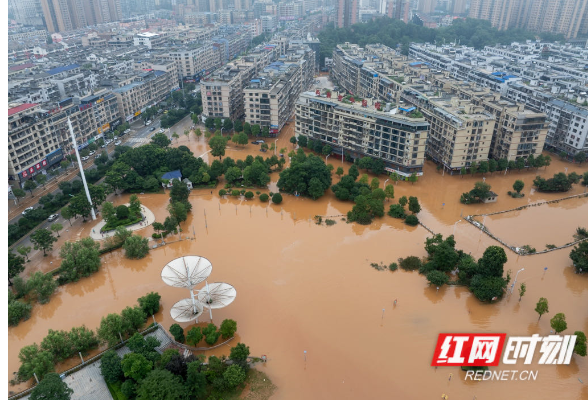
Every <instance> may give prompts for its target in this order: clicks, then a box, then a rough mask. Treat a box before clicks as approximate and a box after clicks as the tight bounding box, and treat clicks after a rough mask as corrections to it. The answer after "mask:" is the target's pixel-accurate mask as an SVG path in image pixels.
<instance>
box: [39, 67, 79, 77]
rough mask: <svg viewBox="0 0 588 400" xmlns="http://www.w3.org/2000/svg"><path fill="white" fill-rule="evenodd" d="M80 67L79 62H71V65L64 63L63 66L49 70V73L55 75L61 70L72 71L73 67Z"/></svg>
mask: <svg viewBox="0 0 588 400" xmlns="http://www.w3.org/2000/svg"><path fill="white" fill-rule="evenodd" d="M79 67H80V66H79V65H78V64H69V65H64V66H62V67H57V68H53V69H50V70H49V71H47V73H48V74H49V75H55V74H59V73H60V72H66V71H71V70H72V69H76V68H79Z"/></svg>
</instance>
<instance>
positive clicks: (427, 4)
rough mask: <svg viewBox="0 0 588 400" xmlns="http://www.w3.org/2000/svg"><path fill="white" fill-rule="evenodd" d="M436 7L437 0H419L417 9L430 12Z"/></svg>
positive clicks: (426, 12)
mask: <svg viewBox="0 0 588 400" xmlns="http://www.w3.org/2000/svg"><path fill="white" fill-rule="evenodd" d="M436 7H437V0H419V8H418V10H419V11H422V12H423V13H425V14H432V13H434V12H435V8H436Z"/></svg>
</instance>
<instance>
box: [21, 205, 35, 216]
mask: <svg viewBox="0 0 588 400" xmlns="http://www.w3.org/2000/svg"><path fill="white" fill-rule="evenodd" d="M34 209H35V208H34V207H27V208H25V209H24V211H23V212H22V215H26V214H27V213H28V212H29V211H32V210H34Z"/></svg>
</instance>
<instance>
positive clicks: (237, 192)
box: [231, 189, 241, 197]
mask: <svg viewBox="0 0 588 400" xmlns="http://www.w3.org/2000/svg"><path fill="white" fill-rule="evenodd" d="M240 194H241V192H239V191H238V190H237V189H233V191H232V192H231V196H235V197H237V196H239V195H240Z"/></svg>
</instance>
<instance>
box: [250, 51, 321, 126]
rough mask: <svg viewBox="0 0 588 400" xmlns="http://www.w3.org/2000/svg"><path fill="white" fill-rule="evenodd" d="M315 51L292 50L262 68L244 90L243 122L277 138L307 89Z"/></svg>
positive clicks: (310, 80) (312, 70) (311, 73)
mask: <svg viewBox="0 0 588 400" xmlns="http://www.w3.org/2000/svg"><path fill="white" fill-rule="evenodd" d="M314 61H315V57H314V51H312V50H310V48H308V47H306V46H301V45H300V46H291V48H290V49H289V50H288V53H287V54H285V55H284V56H282V57H280V59H279V61H276V62H273V63H271V64H270V65H268V66H267V67H266V68H264V70H263V72H262V73H261V74H259V75H257V76H256V77H255V78H254V79H252V80H251V81H250V82H249V84H248V85H247V86H246V87H245V88H244V90H243V93H244V101H245V121H246V122H249V123H250V124H258V125H260V126H261V127H266V126H267V127H268V128H269V130H270V136H276V135H277V134H278V133H279V132H280V130H281V129H282V127H283V126H284V125H285V124H286V122H288V120H289V119H290V118H291V117H292V116H293V114H294V108H295V103H296V101H297V99H298V96H299V95H300V94H301V93H302V92H303V91H304V90H307V89H308V88H310V86H311V84H312V79H313V73H314V70H315V67H314Z"/></svg>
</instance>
